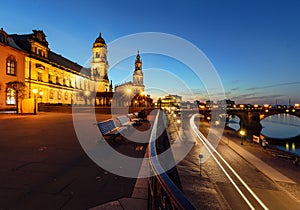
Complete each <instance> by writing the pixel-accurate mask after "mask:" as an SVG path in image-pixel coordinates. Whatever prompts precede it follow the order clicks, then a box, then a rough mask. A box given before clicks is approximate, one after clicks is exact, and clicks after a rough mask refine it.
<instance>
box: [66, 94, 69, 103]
mask: <svg viewBox="0 0 300 210" xmlns="http://www.w3.org/2000/svg"><path fill="white" fill-rule="evenodd" d="M68 96H69V95H68V93H65V100H66V101H67V100H68Z"/></svg>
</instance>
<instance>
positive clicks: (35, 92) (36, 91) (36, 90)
mask: <svg viewBox="0 0 300 210" xmlns="http://www.w3.org/2000/svg"><path fill="white" fill-rule="evenodd" d="M32 92H33V99H34V102H33V103H34V105H33V114H34V115H36V94H37V93H38V89H33V90H32Z"/></svg>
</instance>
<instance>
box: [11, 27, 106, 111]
mask: <svg viewBox="0 0 300 210" xmlns="http://www.w3.org/2000/svg"><path fill="white" fill-rule="evenodd" d="M10 36H11V37H12V38H13V39H14V41H15V43H16V44H17V45H18V46H19V47H20V48H21V49H22V50H23V51H25V52H26V53H27V56H26V58H25V68H24V82H25V84H26V87H27V88H26V89H27V97H28V98H32V97H35V96H34V95H33V90H35V92H37V95H38V103H44V104H58V105H62V104H66V105H70V104H76V105H89V104H92V103H95V104H96V105H103V106H105V105H109V104H110V101H111V98H112V86H111V85H110V83H109V80H108V62H107V60H106V53H107V49H106V44H105V41H104V39H103V38H102V36H101V34H100V35H99V37H98V38H97V39H96V40H95V42H94V44H93V48H92V51H93V58H92V62H91V68H84V67H82V66H81V65H79V64H77V63H75V62H73V61H70V60H68V59H67V58H65V57H63V56H61V55H59V54H56V53H55V52H53V51H51V50H50V49H49V47H48V42H47V40H46V35H45V34H44V32H43V31H41V30H33V33H31V34H23V35H17V34H13V35H10ZM36 90H37V91H36ZM95 95H96V96H97V97H96V99H95V97H92V96H95Z"/></svg>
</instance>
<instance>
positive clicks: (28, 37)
mask: <svg viewBox="0 0 300 210" xmlns="http://www.w3.org/2000/svg"><path fill="white" fill-rule="evenodd" d="M10 36H11V37H12V38H11V40H12V42H13V43H17V44H15V45H16V46H17V47H18V46H20V47H19V49H23V50H24V51H26V52H28V53H30V54H31V56H32V57H34V58H36V59H39V60H41V61H43V62H49V63H51V64H52V65H57V67H62V68H66V69H71V70H74V71H76V72H78V73H80V72H81V73H82V74H84V75H87V76H90V74H91V73H90V69H89V68H84V67H83V66H81V65H79V64H77V63H75V62H73V61H71V60H69V59H67V58H65V57H63V56H62V55H59V54H57V53H55V52H53V51H51V50H50V49H49V48H48V42H47V40H46V35H45V34H44V32H43V31H41V30H33V33H31V34H21V35H18V34H12V35H10ZM31 41H36V42H38V43H39V44H41V45H43V46H45V47H46V48H47V49H48V50H49V51H48V58H45V57H42V56H39V55H37V54H33V53H32V52H31V43H30V42H31Z"/></svg>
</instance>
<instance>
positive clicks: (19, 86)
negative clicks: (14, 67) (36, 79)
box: [6, 81, 26, 114]
mask: <svg viewBox="0 0 300 210" xmlns="http://www.w3.org/2000/svg"><path fill="white" fill-rule="evenodd" d="M6 87H7V88H6V91H7V90H8V89H9V88H11V89H13V90H14V91H15V93H16V108H17V114H18V113H19V99H22V98H24V95H25V89H26V85H25V84H24V82H21V81H12V82H8V83H6Z"/></svg>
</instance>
